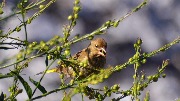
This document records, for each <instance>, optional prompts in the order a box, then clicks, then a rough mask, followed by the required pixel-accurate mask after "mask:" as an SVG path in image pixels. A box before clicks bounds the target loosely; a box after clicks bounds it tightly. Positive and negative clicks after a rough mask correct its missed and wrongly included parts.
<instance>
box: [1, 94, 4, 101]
mask: <svg viewBox="0 0 180 101" xmlns="http://www.w3.org/2000/svg"><path fill="white" fill-rule="evenodd" d="M0 101H4V94H3V92H2V93H1V95H0Z"/></svg>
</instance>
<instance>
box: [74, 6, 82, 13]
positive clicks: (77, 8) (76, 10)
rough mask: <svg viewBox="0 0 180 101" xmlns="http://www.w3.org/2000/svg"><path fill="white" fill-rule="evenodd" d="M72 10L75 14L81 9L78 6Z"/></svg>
mask: <svg viewBox="0 0 180 101" xmlns="http://www.w3.org/2000/svg"><path fill="white" fill-rule="evenodd" d="M73 10H74V11H75V12H79V11H80V10H81V8H80V7H79V6H75V7H73Z"/></svg>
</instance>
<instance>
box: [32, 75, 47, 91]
mask: <svg viewBox="0 0 180 101" xmlns="http://www.w3.org/2000/svg"><path fill="white" fill-rule="evenodd" d="M29 80H30V81H31V82H32V83H33V84H34V85H35V86H37V88H38V89H39V90H40V91H41V92H42V93H43V94H45V93H47V91H46V89H45V88H44V87H43V86H42V85H41V84H39V85H38V82H37V81H35V80H33V79H32V78H30V77H29Z"/></svg>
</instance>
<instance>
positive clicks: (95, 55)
mask: <svg viewBox="0 0 180 101" xmlns="http://www.w3.org/2000/svg"><path fill="white" fill-rule="evenodd" d="M106 48H107V42H106V41H105V40H104V39H103V38H96V39H93V40H91V42H90V44H89V45H88V47H87V48H84V49H82V50H81V51H79V52H77V53H76V54H75V55H73V56H72V58H70V59H69V60H71V59H72V60H75V61H77V63H84V64H85V66H76V67H72V66H68V67H66V65H63V64H60V65H58V66H57V67H56V68H53V69H50V70H47V71H46V73H52V72H58V73H60V74H66V76H67V77H71V78H75V77H76V76H75V75H74V74H78V73H79V74H78V76H79V78H84V77H87V76H88V75H90V74H91V73H94V72H96V71H97V70H98V69H100V68H103V67H104V66H105V64H106ZM77 72H78V73H77ZM38 74H39V73H38Z"/></svg>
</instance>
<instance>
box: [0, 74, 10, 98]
mask: <svg viewBox="0 0 180 101" xmlns="http://www.w3.org/2000/svg"><path fill="white" fill-rule="evenodd" d="M9 77H13V75H11V74H9V73H8V74H5V75H3V74H0V79H4V78H9ZM0 101H1V100H0Z"/></svg>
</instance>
